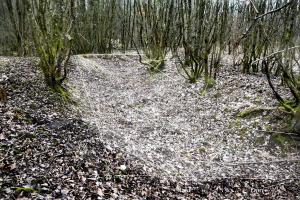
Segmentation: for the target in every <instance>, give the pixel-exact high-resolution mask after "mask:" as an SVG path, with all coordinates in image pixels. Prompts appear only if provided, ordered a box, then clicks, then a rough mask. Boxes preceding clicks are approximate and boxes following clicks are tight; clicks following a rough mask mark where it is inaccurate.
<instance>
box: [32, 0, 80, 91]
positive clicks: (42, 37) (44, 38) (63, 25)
mask: <svg viewBox="0 0 300 200" xmlns="http://www.w3.org/2000/svg"><path fill="white" fill-rule="evenodd" d="M74 2H75V1H74V0H55V1H50V0H32V1H31V20H32V24H33V27H32V28H33V29H32V35H33V39H34V44H35V47H36V51H37V54H38V56H39V58H40V62H39V67H40V68H41V70H42V71H43V74H44V76H45V82H46V84H47V85H48V86H50V87H51V88H52V89H53V90H54V91H56V92H65V90H64V88H63V86H62V83H63V81H64V80H65V79H66V77H67V63H68V60H69V58H70V54H71V47H72V37H71V34H72V28H73V24H74V20H75V15H74V9H75V4H74Z"/></svg>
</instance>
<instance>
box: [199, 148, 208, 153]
mask: <svg viewBox="0 0 300 200" xmlns="http://www.w3.org/2000/svg"><path fill="white" fill-rule="evenodd" d="M198 152H199V153H205V152H206V149H205V148H204V147H199V148H198Z"/></svg>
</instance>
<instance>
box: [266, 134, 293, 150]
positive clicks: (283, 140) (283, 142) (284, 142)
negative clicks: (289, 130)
mask: <svg viewBox="0 0 300 200" xmlns="http://www.w3.org/2000/svg"><path fill="white" fill-rule="evenodd" d="M271 140H272V141H274V142H275V143H276V144H277V145H279V146H280V147H281V149H282V150H283V151H284V152H286V151H287V150H288V147H289V146H292V145H294V144H295V142H294V141H293V140H291V139H290V138H288V137H287V136H285V135H284V134H280V133H279V134H274V135H272V137H271Z"/></svg>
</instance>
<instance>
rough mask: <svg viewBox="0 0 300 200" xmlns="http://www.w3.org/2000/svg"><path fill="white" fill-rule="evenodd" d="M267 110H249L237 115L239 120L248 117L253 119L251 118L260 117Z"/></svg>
mask: <svg viewBox="0 0 300 200" xmlns="http://www.w3.org/2000/svg"><path fill="white" fill-rule="evenodd" d="M264 111H265V109H263V108H247V109H245V110H243V111H241V112H239V113H238V114H237V117H238V118H246V117H251V116H255V115H258V114H260V113H262V112H264Z"/></svg>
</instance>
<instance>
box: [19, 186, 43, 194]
mask: <svg viewBox="0 0 300 200" xmlns="http://www.w3.org/2000/svg"><path fill="white" fill-rule="evenodd" d="M16 191H17V192H26V193H38V192H39V191H38V190H35V189H33V188H29V187H17V188H16Z"/></svg>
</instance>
